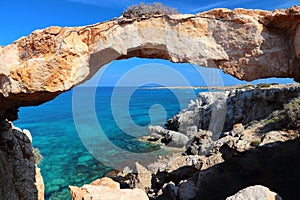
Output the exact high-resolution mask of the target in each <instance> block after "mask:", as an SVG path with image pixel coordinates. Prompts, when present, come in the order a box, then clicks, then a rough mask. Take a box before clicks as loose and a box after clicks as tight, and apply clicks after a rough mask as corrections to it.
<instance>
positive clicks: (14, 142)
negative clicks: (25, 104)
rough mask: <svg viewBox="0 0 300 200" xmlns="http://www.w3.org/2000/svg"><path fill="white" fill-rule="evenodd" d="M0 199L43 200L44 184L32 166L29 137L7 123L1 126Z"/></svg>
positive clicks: (37, 169) (33, 164)
mask: <svg viewBox="0 0 300 200" xmlns="http://www.w3.org/2000/svg"><path fill="white" fill-rule="evenodd" d="M0 199H8V200H10V199H11V200H12V199H15V200H17V199H24V200H43V199H44V183H43V179H42V176H41V174H40V169H39V168H38V167H37V166H36V165H35V161H34V155H33V152H32V145H31V135H30V133H29V131H21V130H20V129H18V128H16V127H12V126H11V124H10V123H8V122H1V123H0Z"/></svg>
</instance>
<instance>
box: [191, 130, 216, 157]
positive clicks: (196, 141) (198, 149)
mask: <svg viewBox="0 0 300 200" xmlns="http://www.w3.org/2000/svg"><path fill="white" fill-rule="evenodd" d="M211 137H212V132H210V131H205V130H200V131H198V132H197V134H196V135H195V136H194V138H193V139H191V140H190V141H189V143H188V144H187V147H186V149H187V150H186V152H187V154H189V155H190V154H191V155H207V154H208V153H209V152H210V150H211V146H212V143H213V141H212V139H211Z"/></svg>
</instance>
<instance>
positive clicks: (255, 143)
mask: <svg viewBox="0 0 300 200" xmlns="http://www.w3.org/2000/svg"><path fill="white" fill-rule="evenodd" d="M260 143H261V142H260V140H254V141H252V142H251V143H250V145H251V146H252V147H258V146H259V145H260Z"/></svg>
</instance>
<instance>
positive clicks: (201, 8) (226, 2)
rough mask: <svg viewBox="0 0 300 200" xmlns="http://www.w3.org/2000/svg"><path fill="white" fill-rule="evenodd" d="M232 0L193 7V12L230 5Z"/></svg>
mask: <svg viewBox="0 0 300 200" xmlns="http://www.w3.org/2000/svg"><path fill="white" fill-rule="evenodd" d="M231 4H232V1H223V2H218V3H212V4H208V5H205V6H201V7H199V8H196V9H193V10H191V11H192V12H200V11H206V10H210V9H213V8H216V7H221V6H228V5H231Z"/></svg>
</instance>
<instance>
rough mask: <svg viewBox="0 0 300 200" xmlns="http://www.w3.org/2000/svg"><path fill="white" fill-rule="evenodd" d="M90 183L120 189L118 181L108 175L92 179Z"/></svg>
mask: <svg viewBox="0 0 300 200" xmlns="http://www.w3.org/2000/svg"><path fill="white" fill-rule="evenodd" d="M90 185H95V186H105V187H109V188H111V189H120V183H118V182H115V181H114V180H112V179H111V178H108V177H103V178H101V179H97V180H94V181H93V182H91V183H90Z"/></svg>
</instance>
